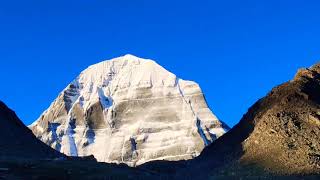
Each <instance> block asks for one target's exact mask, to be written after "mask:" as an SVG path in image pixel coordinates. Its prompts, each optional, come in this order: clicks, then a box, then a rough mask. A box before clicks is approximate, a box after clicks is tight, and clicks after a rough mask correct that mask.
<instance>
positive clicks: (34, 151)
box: [0, 101, 62, 160]
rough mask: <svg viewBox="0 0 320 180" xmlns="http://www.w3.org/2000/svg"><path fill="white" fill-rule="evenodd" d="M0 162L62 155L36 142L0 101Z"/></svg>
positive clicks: (30, 133)
mask: <svg viewBox="0 0 320 180" xmlns="http://www.w3.org/2000/svg"><path fill="white" fill-rule="evenodd" d="M0 127H1V130H0V160H6V159H20V160H23V159H26V160H28V159H50V158H51V159H52V158H58V157H62V155H61V154H60V153H59V152H57V151H55V150H53V149H51V148H50V147H48V146H47V145H46V144H44V143H43V142H41V141H40V140H38V139H37V138H36V137H35V136H34V135H33V134H32V132H31V130H30V129H28V128H27V127H26V126H25V125H24V124H23V123H22V122H21V121H20V120H19V118H18V117H17V116H16V114H15V113H14V112H13V111H12V110H10V109H9V108H8V107H7V106H6V105H5V104H4V103H3V102H1V101H0Z"/></svg>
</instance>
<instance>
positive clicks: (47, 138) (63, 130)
mask: <svg viewBox="0 0 320 180" xmlns="http://www.w3.org/2000/svg"><path fill="white" fill-rule="evenodd" d="M31 129H32V131H33V132H34V134H36V135H37V137H39V138H40V139H41V140H42V141H43V142H45V143H47V144H48V145H50V146H51V147H53V148H55V149H56V150H59V151H61V152H63V153H65V154H67V155H71V156H85V155H90V154H93V155H94V156H95V157H96V158H97V160H99V161H103V162H116V163H127V164H128V165H132V166H135V165H138V164H142V163H144V162H147V161H152V160H157V159H168V160H181V159H190V158H193V157H195V156H197V155H199V153H200V152H201V150H202V149H203V148H204V147H205V146H207V145H209V144H210V143H211V142H213V141H214V140H216V139H217V138H218V137H220V136H221V135H222V134H224V133H225V132H226V131H227V130H228V127H226V126H225V125H224V124H223V123H221V122H220V121H219V120H218V119H217V117H216V116H215V115H214V114H213V113H212V112H211V110H210V109H209V108H208V106H207V104H206V101H205V99H204V96H203V94H202V91H201V89H200V87H199V85H198V84H197V83H195V82H192V81H184V80H182V79H179V78H177V77H176V75H174V74H173V73H171V72H169V71H167V70H166V69H164V68H163V67H161V66H160V65H158V64H157V63H156V62H155V61H153V60H149V59H142V58H138V57H136V56H133V55H125V56H121V57H118V58H114V59H111V60H107V61H103V62H100V63H97V64H95V65H92V66H90V67H89V68H87V69H86V70H84V71H83V72H82V73H81V74H80V75H79V76H78V77H77V78H76V79H75V80H74V81H73V82H72V83H71V84H70V85H69V86H67V87H66V88H65V89H64V90H63V91H62V92H61V93H60V94H59V96H58V97H57V99H56V100H55V101H54V102H53V103H52V104H51V106H50V107H49V108H48V110H46V111H45V112H44V113H43V114H42V115H41V116H40V117H39V119H38V120H37V121H36V122H35V123H33V124H32V126H31Z"/></svg>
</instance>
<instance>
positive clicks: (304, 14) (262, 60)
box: [0, 0, 320, 126]
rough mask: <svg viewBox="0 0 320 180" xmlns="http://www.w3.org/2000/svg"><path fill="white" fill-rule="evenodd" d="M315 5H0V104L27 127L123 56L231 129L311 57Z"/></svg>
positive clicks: (318, 32) (316, 47) (318, 42)
mask: <svg viewBox="0 0 320 180" xmlns="http://www.w3.org/2000/svg"><path fill="white" fill-rule="evenodd" d="M319 9H320V1H317V0H314V1H312V0H309V1H302V0H299V1H295V0H288V1H281V0H274V1H272V0H266V1H263V0H260V1H258V0H253V1H246V0H241V1H240V0H238V1H228V0H225V1H221V0H219V1H218V0H207V1H202V0H197V1H195V0H194V1H186V0H185V1H174V2H173V0H170V1H165V0H158V1H155V0H154V1H150V0H145V1H142V0H134V1H133V0H127V1H121V0H116V1H115V0H113V1H111V0H110V1H108V0H104V1H103V0H101V1H95V0H90V1H89V0H76V1H72V0H68V1H66V0H63V1H57V0H56V1H49V0H38V1H34V0H30V1H15V0H10V1H1V2H0V68H1V70H0V78H1V79H0V80H1V82H0V99H1V100H3V101H4V102H5V103H6V104H8V105H9V106H10V107H11V108H12V109H14V110H15V111H16V113H17V114H18V115H19V117H20V118H21V119H22V120H23V121H24V123H25V124H30V123H31V122H33V121H34V120H35V119H36V118H37V117H38V116H39V115H40V114H41V113H42V112H43V111H44V110H45V109H46V108H47V107H48V106H49V105H50V103H51V102H52V101H53V100H54V99H55V98H56V96H57V95H58V93H59V92H60V91H61V90H62V89H63V88H64V87H65V86H66V85H67V84H68V83H69V82H70V81H72V80H73V79H74V78H75V77H76V76H77V75H78V74H79V73H80V72H81V71H82V70H84V69H85V68H86V67H87V66H89V65H91V64H93V63H97V62H99V61H102V60H104V59H110V58H113V57H117V56H121V55H124V54H128V53H129V54H133V55H136V56H140V57H144V58H151V59H154V60H156V61H157V62H158V63H159V64H160V65H162V66H163V67H165V68H166V69H168V70H169V71H171V72H173V73H175V74H176V75H177V76H179V77H181V78H183V79H188V80H194V81H196V82H198V83H199V84H200V86H201V88H202V90H203V92H204V93H205V96H206V99H207V101H208V104H209V105H210V107H211V109H212V110H213V111H214V113H215V114H216V115H217V116H218V117H219V118H220V119H221V120H223V121H225V122H226V123H227V124H228V125H230V126H233V125H235V124H236V123H237V122H238V121H239V120H240V118H241V117H242V115H243V114H244V113H245V112H246V111H247V109H248V108H249V107H250V106H251V105H252V104H253V103H254V102H255V101H256V100H258V99H259V98H260V97H263V96H264V95H265V94H266V93H267V92H268V91H269V90H270V89H271V88H272V87H274V86H275V85H278V84H280V83H282V82H285V81H287V80H289V79H291V78H292V77H293V75H294V74H295V72H296V70H297V69H298V68H299V67H306V66H310V65H312V64H313V63H315V62H317V60H319V59H320V11H319Z"/></svg>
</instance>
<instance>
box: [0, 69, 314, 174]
mask: <svg viewBox="0 0 320 180" xmlns="http://www.w3.org/2000/svg"><path fill="white" fill-rule="evenodd" d="M319 92H320V65H319V64H317V65H315V66H313V67H311V68H309V69H301V70H299V71H298V73H297V75H296V76H295V77H294V79H293V80H291V81H289V82H286V83H284V84H282V85H280V86H278V87H275V88H274V89H272V91H271V92H270V93H269V94H267V95H266V96H265V97H264V98H262V99H260V100H259V101H257V102H256V103H255V104H254V105H253V106H252V107H250V108H249V110H248V112H247V113H246V114H245V115H244V116H243V118H242V119H241V120H240V122H239V123H238V124H237V125H236V126H235V127H233V128H232V129H231V130H230V131H229V132H228V133H226V134H225V135H223V136H222V137H220V138H219V139H217V140H216V141H214V142H213V143H212V144H211V145H209V146H208V147H206V148H205V149H204V151H203V152H202V153H201V154H200V156H198V157H196V158H194V159H192V160H182V161H176V162H172V161H153V162H148V163H145V164H143V165H140V166H138V167H136V168H130V167H128V166H126V165H115V164H105V163H97V162H95V161H94V160H86V159H84V160H81V159H65V160H60V161H57V160H53V159H51V160H45V161H41V160H30V161H29V162H20V161H19V160H17V158H11V160H10V158H7V160H6V161H4V160H1V162H0V174H1V176H0V177H3V178H5V179H8V178H9V179H10V178H12V179H16V178H17V177H22V178H24V179H28V178H29V179H30V178H32V177H33V178H34V179H37V178H39V179H41V178H42V179H43V178H50V177H51V178H52V179H56V178H60V179H79V178H91V179H130V178H131V179H240V178H241V179H319V178H320V141H319V140H320V112H319V110H320V93H319ZM8 112H11V111H8ZM6 114H7V113H4V114H3V113H1V114H0V115H1V121H3V120H4V118H3V117H7V115H6ZM13 122H15V121H13ZM18 124H20V125H19V126H21V122H20V123H18ZM2 125H3V126H2ZM5 126H7V125H6V124H1V127H5ZM11 127H12V126H11ZM16 133H20V131H18V132H16ZM6 134H7V133H5V134H3V135H2V136H1V137H2V138H3V137H5V139H6V136H5V135H6ZM16 137H18V136H16ZM17 139H18V138H15V139H12V141H15V140H17ZM8 147H10V148H12V151H13V152H14V151H15V150H16V149H17V148H20V147H21V146H20V145H17V146H8ZM2 150H3V149H2ZM8 150H10V149H8ZM8 150H7V151H8ZM26 152H29V150H27V151H26ZM30 152H31V150H30ZM13 155H14V154H13ZM11 157H14V156H11ZM17 157H19V154H18V153H17Z"/></svg>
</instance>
